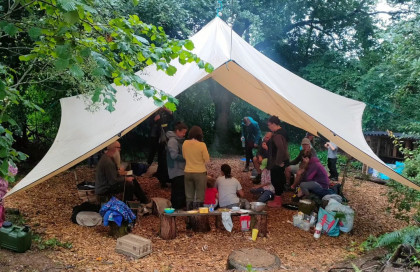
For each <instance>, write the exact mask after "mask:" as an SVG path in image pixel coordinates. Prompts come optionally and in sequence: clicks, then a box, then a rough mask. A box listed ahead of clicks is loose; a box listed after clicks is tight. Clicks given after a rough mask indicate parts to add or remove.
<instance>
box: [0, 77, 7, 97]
mask: <svg viewBox="0 0 420 272" xmlns="http://www.w3.org/2000/svg"><path fill="white" fill-rule="evenodd" d="M5 97H6V84H4V81H3V80H0V100H3V99H4V98H5Z"/></svg>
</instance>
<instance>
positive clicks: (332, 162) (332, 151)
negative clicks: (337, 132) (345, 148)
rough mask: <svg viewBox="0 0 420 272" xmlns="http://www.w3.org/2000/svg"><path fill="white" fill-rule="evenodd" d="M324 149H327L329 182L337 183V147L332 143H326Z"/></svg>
mask: <svg viewBox="0 0 420 272" xmlns="http://www.w3.org/2000/svg"><path fill="white" fill-rule="evenodd" d="M324 146H325V148H327V149H328V169H329V170H330V176H329V178H330V180H334V181H337V180H338V172H337V153H338V147H337V145H336V144H334V143H333V142H327V143H326V144H325V145H324Z"/></svg>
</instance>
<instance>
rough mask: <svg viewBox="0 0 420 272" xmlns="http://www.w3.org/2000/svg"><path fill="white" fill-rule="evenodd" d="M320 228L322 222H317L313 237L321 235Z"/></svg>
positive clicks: (316, 237)
mask: <svg viewBox="0 0 420 272" xmlns="http://www.w3.org/2000/svg"><path fill="white" fill-rule="evenodd" d="M321 230H322V224H321V223H317V224H316V227H315V232H314V238H315V239H318V238H319V237H321Z"/></svg>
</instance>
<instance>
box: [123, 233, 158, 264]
mask: <svg viewBox="0 0 420 272" xmlns="http://www.w3.org/2000/svg"><path fill="white" fill-rule="evenodd" d="M115 251H116V252H118V253H121V254H124V255H127V256H130V257H134V258H136V259H138V258H141V257H144V256H146V255H148V254H150V253H152V241H150V240H149V239H146V238H143V237H140V236H138V235H134V234H127V235H125V236H123V237H121V238H118V239H117V246H116V247H115Z"/></svg>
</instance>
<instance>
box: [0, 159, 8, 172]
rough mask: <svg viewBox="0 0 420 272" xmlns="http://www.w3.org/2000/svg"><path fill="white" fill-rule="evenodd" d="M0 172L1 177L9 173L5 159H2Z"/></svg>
mask: <svg viewBox="0 0 420 272" xmlns="http://www.w3.org/2000/svg"><path fill="white" fill-rule="evenodd" d="M4 158H5V157H4ZM0 173H1V174H2V176H3V177H5V176H7V175H8V174H9V162H8V161H7V160H3V163H2V164H1V166H0Z"/></svg>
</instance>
